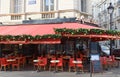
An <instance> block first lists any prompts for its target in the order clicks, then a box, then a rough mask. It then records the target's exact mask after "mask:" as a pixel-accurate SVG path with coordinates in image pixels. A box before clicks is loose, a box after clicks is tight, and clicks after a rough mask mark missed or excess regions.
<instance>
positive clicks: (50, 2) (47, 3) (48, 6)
mask: <svg viewBox="0 0 120 77" xmlns="http://www.w3.org/2000/svg"><path fill="white" fill-rule="evenodd" d="M42 5H43V11H53V10H54V0H43V1H42Z"/></svg>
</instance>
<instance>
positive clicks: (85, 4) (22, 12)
mask: <svg viewBox="0 0 120 77" xmlns="http://www.w3.org/2000/svg"><path fill="white" fill-rule="evenodd" d="M91 1H92V0H0V21H1V22H4V23H8V22H10V23H11V22H12V23H13V22H20V21H22V20H28V19H46V18H47V19H48V18H52V19H54V18H64V17H67V18H70V17H80V16H82V15H84V16H85V17H88V16H90V15H91V10H90V9H91V5H90V4H91Z"/></svg>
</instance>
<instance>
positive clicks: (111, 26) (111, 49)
mask: <svg viewBox="0 0 120 77" xmlns="http://www.w3.org/2000/svg"><path fill="white" fill-rule="evenodd" d="M110 30H112V13H110ZM112 42H113V40H110V55H112Z"/></svg>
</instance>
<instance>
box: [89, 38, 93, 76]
mask: <svg viewBox="0 0 120 77" xmlns="http://www.w3.org/2000/svg"><path fill="white" fill-rule="evenodd" d="M90 47H91V39H89V61H90V77H92V72H93V71H92V62H91V48H90Z"/></svg>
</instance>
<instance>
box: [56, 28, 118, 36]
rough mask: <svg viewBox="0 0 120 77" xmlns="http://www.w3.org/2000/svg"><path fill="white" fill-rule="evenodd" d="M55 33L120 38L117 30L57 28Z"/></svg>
mask: <svg viewBox="0 0 120 77" xmlns="http://www.w3.org/2000/svg"><path fill="white" fill-rule="evenodd" d="M54 30H55V32H56V33H57V34H72V35H75V34H85V35H86V34H97V35H101V34H104V35H105V34H107V35H113V36H114V35H117V36H120V32H119V31H115V30H102V29H83V28H79V29H67V28H56V29H54Z"/></svg>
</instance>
